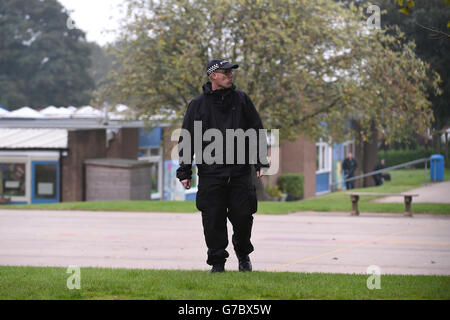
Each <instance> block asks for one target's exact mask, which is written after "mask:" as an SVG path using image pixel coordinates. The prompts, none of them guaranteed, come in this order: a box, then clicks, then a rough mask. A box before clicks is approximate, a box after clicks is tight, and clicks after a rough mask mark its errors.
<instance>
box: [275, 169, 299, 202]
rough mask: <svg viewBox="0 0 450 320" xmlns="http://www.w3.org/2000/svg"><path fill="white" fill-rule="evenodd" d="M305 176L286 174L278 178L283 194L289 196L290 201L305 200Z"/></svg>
mask: <svg viewBox="0 0 450 320" xmlns="http://www.w3.org/2000/svg"><path fill="white" fill-rule="evenodd" d="M303 182H304V176H303V174H299V173H286V174H282V175H281V176H280V177H279V178H278V185H279V186H280V189H281V191H282V192H284V193H287V194H288V200H290V199H291V200H299V199H302V198H303Z"/></svg>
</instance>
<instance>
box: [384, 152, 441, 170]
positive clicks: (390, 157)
mask: <svg viewBox="0 0 450 320" xmlns="http://www.w3.org/2000/svg"><path fill="white" fill-rule="evenodd" d="M435 153H436V152H435V151H434V150H433V149H431V148H425V147H419V148H416V149H412V150H410V149H402V150H386V151H378V160H381V159H384V160H385V161H386V167H392V166H395V165H398V164H402V163H405V162H410V161H414V160H418V159H422V158H429V157H430V156H431V155H432V154H435ZM429 165H430V164H429V163H428V166H429ZM424 166H425V164H418V165H415V166H414V167H416V168H423V167H424Z"/></svg>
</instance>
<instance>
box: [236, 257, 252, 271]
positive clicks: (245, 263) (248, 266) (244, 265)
mask: <svg viewBox="0 0 450 320" xmlns="http://www.w3.org/2000/svg"><path fill="white" fill-rule="evenodd" d="M238 260H239V271H240V272H245V271H252V262H251V261H250V257H249V256H248V255H245V256H243V257H238Z"/></svg>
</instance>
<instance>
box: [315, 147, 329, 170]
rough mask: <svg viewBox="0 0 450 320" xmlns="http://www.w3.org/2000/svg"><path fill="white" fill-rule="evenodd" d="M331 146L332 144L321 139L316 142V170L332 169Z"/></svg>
mask: <svg viewBox="0 0 450 320" xmlns="http://www.w3.org/2000/svg"><path fill="white" fill-rule="evenodd" d="M330 156H331V148H330V146H329V145H328V144H327V143H325V142H323V141H322V139H320V142H318V143H316V171H317V172H322V171H330V170H331V159H330Z"/></svg>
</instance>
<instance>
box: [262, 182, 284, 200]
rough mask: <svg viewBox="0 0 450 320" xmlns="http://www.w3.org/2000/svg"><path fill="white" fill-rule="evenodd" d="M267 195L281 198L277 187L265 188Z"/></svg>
mask: <svg viewBox="0 0 450 320" xmlns="http://www.w3.org/2000/svg"><path fill="white" fill-rule="evenodd" d="M266 192H267V194H268V195H269V196H270V197H272V198H281V196H282V194H281V190H280V188H279V187H278V186H270V185H269V186H267V187H266Z"/></svg>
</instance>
